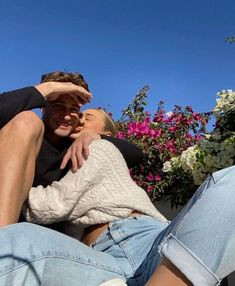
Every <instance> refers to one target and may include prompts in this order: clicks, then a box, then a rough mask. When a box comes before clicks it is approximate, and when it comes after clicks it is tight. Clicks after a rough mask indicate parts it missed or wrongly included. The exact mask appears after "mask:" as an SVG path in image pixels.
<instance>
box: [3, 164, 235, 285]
mask: <svg viewBox="0 0 235 286" xmlns="http://www.w3.org/2000/svg"><path fill="white" fill-rule="evenodd" d="M234 206H235V167H230V168H227V169H224V170H222V171H219V172H216V173H214V174H213V175H212V176H211V177H210V178H209V179H208V180H207V181H206V182H205V183H204V184H203V185H202V186H201V187H200V188H199V189H198V191H197V192H196V194H195V195H194V196H193V198H192V199H191V200H190V201H189V203H188V204H187V205H186V206H185V208H184V209H183V210H182V211H181V212H180V213H179V214H178V215H177V217H176V218H175V219H174V220H173V221H172V222H171V223H162V222H160V221H158V220H156V219H153V218H151V217H148V216H144V215H143V216H136V217H129V218H126V219H122V220H117V221H114V222H112V223H110V224H109V227H108V229H107V230H106V231H104V232H103V233H102V234H101V235H100V236H99V237H98V239H97V240H96V242H95V243H93V244H92V245H91V246H90V247H87V246H85V245H83V244H82V243H80V242H78V241H76V240H74V239H72V238H69V237H67V236H65V235H63V234H60V233H58V232H55V231H52V230H49V229H46V228H44V227H40V226H37V225H33V224H29V223H19V224H15V225H10V226H7V227H3V228H1V230H0V246H1V247H0V286H1V285H4V286H8V285H9V286H18V285H30V286H34V285H45V286H51V285H56V286H60V285H61V286H63V285H66V286H70V285H72V286H73V285H76V286H79V285H81V286H86V285H87V286H98V285H99V284H101V283H102V282H104V281H107V280H109V279H112V278H122V279H123V280H125V281H127V284H128V285H130V286H134V285H135V286H143V285H144V284H145V282H146V281H147V280H148V278H149V277H150V276H151V274H152V272H153V271H154V270H155V268H156V266H157V265H158V264H159V262H160V259H161V256H162V255H164V256H166V257H167V258H168V259H169V260H170V261H171V262H172V263H173V264H175V265H176V267H178V268H179V269H180V270H181V271H182V272H183V273H184V275H185V276H186V277H187V278H188V279H189V280H190V281H191V282H192V283H193V285H196V286H197V285H198V286H199V285H200V286H202V285H203V286H207V285H208V286H210V285H219V283H220V280H221V279H222V278H223V277H225V276H227V275H228V274H229V273H231V272H232V271H234V270H235V207H234Z"/></svg>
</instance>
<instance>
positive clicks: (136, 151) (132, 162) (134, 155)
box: [101, 135, 144, 168]
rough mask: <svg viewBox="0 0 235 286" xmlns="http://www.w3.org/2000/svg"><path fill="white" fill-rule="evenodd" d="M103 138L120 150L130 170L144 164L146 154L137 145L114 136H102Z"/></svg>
mask: <svg viewBox="0 0 235 286" xmlns="http://www.w3.org/2000/svg"><path fill="white" fill-rule="evenodd" d="M101 138H102V139H106V140H108V141H109V142H111V143H113V144H114V145H115V146H116V147H117V148H118V149H119V151H120V152H121V153H122V156H123V157H124V159H125V161H126V163H127V166H128V168H132V167H135V166H137V165H139V164H140V163H141V162H142V160H143V158H144V154H143V152H142V150H141V149H140V148H139V147H137V146H136V145H134V144H132V143H130V142H128V141H127V140H124V139H119V138H115V137H112V136H106V135H101Z"/></svg>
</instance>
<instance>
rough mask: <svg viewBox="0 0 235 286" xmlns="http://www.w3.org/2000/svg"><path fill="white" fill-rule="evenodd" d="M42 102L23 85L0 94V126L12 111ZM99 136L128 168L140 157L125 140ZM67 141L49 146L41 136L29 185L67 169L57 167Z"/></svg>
mask: <svg viewBox="0 0 235 286" xmlns="http://www.w3.org/2000/svg"><path fill="white" fill-rule="evenodd" d="M45 105H46V101H45V99H44V97H43V96H42V95H41V94H40V92H39V91H38V90H37V89H36V88H34V87H26V88H22V89H18V90H14V91H11V92H6V93H2V94H0V128H2V127H3V126H4V125H5V124H7V123H8V122H9V121H10V120H11V119H12V118H13V117H14V116H15V115H16V114H18V113H20V112H22V111H26V110H31V109H34V108H40V107H44V106H45ZM101 137H102V138H103V139H106V140H108V141H110V142H112V143H113V144H114V145H115V146H116V147H117V148H118V149H119V150H120V152H121V153H122V155H123V157H124V159H125V160H126V162H127V165H128V167H133V166H135V165H137V164H139V163H140V162H141V160H142V159H143V153H142V151H141V150H140V149H139V148H138V147H137V146H135V145H133V144H131V143H130V142H128V141H127V140H123V139H118V138H114V137H109V136H105V135H101ZM70 145H71V140H69V138H66V139H64V140H63V141H62V144H60V146H59V147H58V146H53V145H52V144H50V143H49V142H48V141H47V140H46V139H45V138H44V139H43V142H42V146H41V149H40V152H39V154H38V157H37V161H36V170H35V177H34V183H33V186H37V185H43V186H47V185H49V184H51V183H52V182H53V181H58V180H59V179H61V178H62V177H63V176H64V175H65V174H66V173H67V171H68V170H69V167H70V166H69V164H68V165H67V166H66V168H65V169H64V170H61V169H60V164H61V162H62V159H63V156H64V155H65V153H66V151H67V149H68V147H69V146H70Z"/></svg>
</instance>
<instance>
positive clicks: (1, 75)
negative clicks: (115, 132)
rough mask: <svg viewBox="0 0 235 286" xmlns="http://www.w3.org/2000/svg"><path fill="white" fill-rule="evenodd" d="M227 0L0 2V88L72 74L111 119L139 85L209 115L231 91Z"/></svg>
mask: <svg viewBox="0 0 235 286" xmlns="http://www.w3.org/2000/svg"><path fill="white" fill-rule="evenodd" d="M230 35H235V1H234V0H224V1H221V0H197V1H196V0H194V1H192V0H182V1H181V0H178V1H176V0H171V1H170V0H161V1H159V0H83V1H81V0H67V1H61V0H40V1H32V0H24V1H22V0H14V1H7V0H2V1H1V2H0V52H1V56H0V90H1V91H6V90H11V89H15V88H19V87H23V86H27V85H31V84H34V83H37V82H38V81H39V79H40V76H41V74H42V73H46V72H49V71H55V70H62V71H63V70H66V71H71V72H72V71H78V72H80V73H82V74H83V75H84V76H85V78H86V80H87V81H88V83H89V87H90V90H91V91H92V93H93V95H94V100H93V102H92V103H91V104H90V105H89V106H94V107H97V106H102V107H105V108H107V109H108V110H109V111H111V112H112V113H113V116H114V118H115V119H118V118H119V117H120V115H121V110H122V109H123V108H124V107H125V106H127V104H128V103H129V101H130V100H131V99H132V98H133V97H134V95H135V94H136V93H137V92H138V90H140V89H141V88H142V87H143V86H144V85H146V84H147V85H148V86H149V87H150V91H149V95H148V107H147V109H148V110H149V111H150V112H151V113H154V111H155V110H156V105H157V103H158V101H159V100H164V101H165V103H166V109H167V111H170V110H171V109H172V108H173V105H174V104H179V105H182V106H185V105H191V106H192V107H193V108H194V109H195V110H196V111H198V112H200V111H209V110H210V109H211V108H212V107H213V106H214V104H215V99H216V96H215V94H216V92H217V91H219V90H221V89H235V44H233V45H229V44H227V43H225V41H224V40H225V38H226V37H227V36H230Z"/></svg>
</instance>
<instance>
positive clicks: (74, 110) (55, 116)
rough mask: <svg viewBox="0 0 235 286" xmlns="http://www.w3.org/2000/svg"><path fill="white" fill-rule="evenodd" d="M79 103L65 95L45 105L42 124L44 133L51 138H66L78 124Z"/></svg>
mask: <svg viewBox="0 0 235 286" xmlns="http://www.w3.org/2000/svg"><path fill="white" fill-rule="evenodd" d="M79 112H80V102H79V100H78V99H77V98H74V97H72V96H70V95H67V94H61V95H60V96H58V98H57V99H56V100H55V101H50V102H48V103H47V107H46V109H45V111H44V116H43V122H44V125H45V132H46V134H47V135H49V136H52V137H57V136H58V137H68V136H69V135H70V134H71V133H72V132H73V131H74V129H75V128H76V127H77V125H78V122H79Z"/></svg>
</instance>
